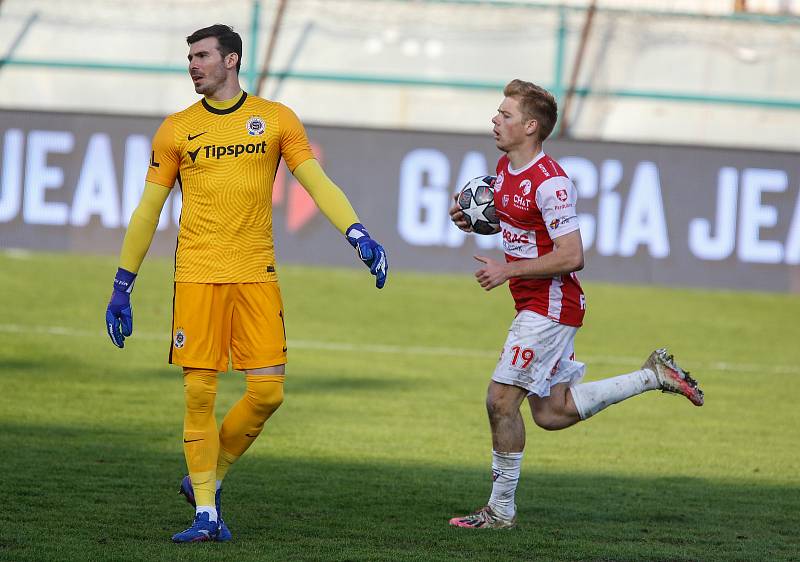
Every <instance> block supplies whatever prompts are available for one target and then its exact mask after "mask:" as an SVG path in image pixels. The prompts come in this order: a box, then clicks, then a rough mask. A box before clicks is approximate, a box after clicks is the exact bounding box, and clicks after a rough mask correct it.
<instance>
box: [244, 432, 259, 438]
mask: <svg viewBox="0 0 800 562" xmlns="http://www.w3.org/2000/svg"><path fill="white" fill-rule="evenodd" d="M245 435H246V436H247V437H249V438H250V439H255V438H256V437H258V433H256V434H255V435H250V434H249V433H245Z"/></svg>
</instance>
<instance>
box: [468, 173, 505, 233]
mask: <svg viewBox="0 0 800 562" xmlns="http://www.w3.org/2000/svg"><path fill="white" fill-rule="evenodd" d="M495 179H497V178H495V177H494V176H478V177H477V178H472V179H471V180H469V181H468V182H467V185H465V186H464V187H463V188H461V192H460V193H459V194H458V206H459V207H460V208H461V211H462V212H463V213H464V217H465V218H466V219H467V222H468V223H469V225H470V226H471V227H472V230H473V231H474V232H476V233H477V234H496V233H497V232H499V231H500V221H499V220H497V212H496V210H495V207H494V180H495Z"/></svg>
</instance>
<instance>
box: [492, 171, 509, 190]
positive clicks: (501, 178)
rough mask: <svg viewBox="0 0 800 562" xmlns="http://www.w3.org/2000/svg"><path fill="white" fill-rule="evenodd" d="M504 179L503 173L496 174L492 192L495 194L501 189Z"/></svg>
mask: <svg viewBox="0 0 800 562" xmlns="http://www.w3.org/2000/svg"><path fill="white" fill-rule="evenodd" d="M505 179H506V177H505V175H504V174H503V172H500V173H499V174H497V179H495V180H494V191H495V193H496V192H498V191H500V190H501V189H503V181H505Z"/></svg>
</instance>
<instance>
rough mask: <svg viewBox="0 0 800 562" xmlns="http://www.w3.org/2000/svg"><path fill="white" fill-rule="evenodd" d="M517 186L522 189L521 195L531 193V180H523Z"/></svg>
mask: <svg viewBox="0 0 800 562" xmlns="http://www.w3.org/2000/svg"><path fill="white" fill-rule="evenodd" d="M519 186H520V187H521V188H522V194H523V195H528V194H529V193H530V192H531V180H524V181H523V182H522V183H521V184H519Z"/></svg>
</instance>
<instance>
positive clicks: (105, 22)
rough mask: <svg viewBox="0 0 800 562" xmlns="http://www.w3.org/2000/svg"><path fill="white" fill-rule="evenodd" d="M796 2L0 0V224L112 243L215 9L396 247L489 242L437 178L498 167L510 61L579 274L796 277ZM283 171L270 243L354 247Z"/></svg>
mask: <svg viewBox="0 0 800 562" xmlns="http://www.w3.org/2000/svg"><path fill="white" fill-rule="evenodd" d="M798 10H800V8H798V2H788V1H777V0H776V1H773V2H769V1H762V2H755V1H750V2H744V1H727V0H705V1H697V2H692V1H685V2H668V1H658V0H651V1H648V2H625V1H622V0H616V1H606V2H585V1H584V2H580V1H572V2H559V3H557V2H527V1H496V2H477V1H469V0H442V1H437V0H431V1H413V2H411V1H392V0H358V1H352V0H351V1H341V0H324V1H322V0H281V1H268V0H232V1H229V2H225V3H224V4H223V3H219V2H210V1H203V0H200V1H192V2H188V1H187V2H183V1H167V2H161V1H159V2H156V1H151V0H143V1H141V2H136V3H135V4H132V3H130V2H125V1H114V0H107V1H100V0H81V1H76V2H58V1H55V0H27V1H17V0H4V1H3V2H2V3H0V32H1V33H0V38H1V39H0V57H2V58H0V111H2V113H1V114H0V115H2V122H3V126H2V131H0V133H2V138H0V142H2V146H3V150H4V152H3V156H4V160H3V162H4V166H3V177H2V179H3V184H2V185H3V186H4V187H3V192H2V199H0V244H2V245H3V246H7V247H8V246H11V247H23V248H34V249H35V248H41V249H72V250H77V251H101V252H114V251H116V249H117V248H118V247H119V243H120V241H121V236H122V233H123V232H124V226H125V224H126V223H127V220H128V217H129V216H130V213H131V211H132V210H133V207H134V206H135V203H136V200H137V198H138V193H139V190H140V189H141V188H140V184H141V178H142V177H143V174H144V170H145V165H146V154H147V153H148V152H149V149H148V144H149V138H150V136H151V135H152V133H153V131H154V130H155V128H156V127H157V126H158V123H159V120H160V118H162V117H163V116H164V115H166V114H168V113H170V112H174V111H176V110H178V109H181V108H183V107H186V106H187V105H189V104H191V103H192V102H193V101H194V100H195V94H194V92H193V91H192V88H191V87H190V83H189V82H188V79H187V76H186V69H185V64H184V60H185V54H186V53H185V51H186V45H185V43H184V40H183V38H184V37H185V36H186V35H187V34H188V33H190V32H191V31H193V30H194V29H196V28H199V27H202V26H205V25H206V24H208V22H217V21H222V22H227V23H230V24H231V25H233V26H234V27H235V28H236V29H237V30H238V31H239V32H240V33H241V34H242V35H243V39H244V44H245V52H244V55H243V67H242V82H243V86H244V87H245V88H246V89H247V90H248V91H251V92H257V93H259V94H260V95H262V96H266V97H270V98H273V99H277V100H280V101H283V102H285V103H287V104H288V105H289V106H290V107H292V108H293V109H295V111H296V112H297V113H298V114H299V115H300V117H301V118H302V119H303V121H304V122H305V123H306V124H307V126H308V128H309V133H310V137H311V139H312V141H314V143H315V146H316V149H317V150H318V154H319V156H320V159H321V160H322V161H323V164H324V165H325V167H326V169H327V170H328V171H329V173H330V174H331V176H332V177H333V178H334V179H335V180H337V181H338V182H339V183H340V184H341V185H343V186H344V187H345V189H346V190H347V191H348V193H350V194H351V196H352V197H354V198H355V199H356V207H357V209H358V210H359V212H360V213H361V214H362V218H364V220H365V222H366V223H367V224H370V225H375V224H381V225H385V226H382V227H381V228H383V229H384V230H385V231H386V232H385V233H382V234H383V238H389V239H390V241H389V242H388V243H389V245H390V246H393V247H391V248H390V249H391V250H392V255H393V258H394V259H393V263H394V265H395V266H399V267H401V268H405V269H417V270H422V271H430V270H434V271H435V270H439V271H442V270H444V271H452V270H456V271H466V270H468V269H469V268H471V264H470V263H469V261H470V260H469V255H470V253H471V252H472V251H473V250H474V248H475V246H476V245H477V246H478V247H479V248H481V249H485V248H486V247H487V246H489V247H491V248H494V247H496V243H495V242H494V241H487V240H482V239H477V240H474V241H473V239H472V238H470V239H468V240H466V241H465V240H464V237H463V236H461V235H459V233H458V232H457V231H455V229H454V228H453V227H452V226H451V225H449V222H448V221H447V220H446V216H445V214H444V211H445V210H446V207H447V205H448V193H450V192H452V191H453V190H455V189H456V188H457V187H458V186H459V185H463V183H464V182H465V181H466V179H468V178H469V177H472V176H475V175H479V174H482V173H485V172H486V171H489V170H491V169H493V164H494V162H495V158H496V150H495V149H494V147H493V146H492V143H491V141H490V138H489V137H488V134H487V133H488V131H489V127H490V123H489V120H490V118H491V117H492V115H493V113H494V109H495V107H496V105H497V104H498V100H499V99H500V97H501V89H502V86H503V85H504V84H505V83H506V82H507V81H508V80H510V79H511V78H513V77H522V78H525V79H529V80H532V81H535V82H537V83H539V84H542V85H544V86H546V87H547V88H549V89H551V90H552V91H553V92H554V93H555V94H556V96H557V98H558V100H559V103H560V108H561V115H560V118H561V121H560V124H559V129H558V130H557V131H556V132H555V133H554V140H553V141H550V142H549V144H548V150H549V151H550V152H551V153H552V154H554V155H555V156H556V157H557V158H558V159H559V160H560V161H561V162H562V164H563V165H564V166H565V167H566V168H567V170H568V172H570V175H571V176H573V178H574V179H575V181H576V183H577V184H578V188H579V190H580V195H581V199H582V209H583V210H584V215H583V216H582V217H581V221H582V228H583V230H584V242H585V244H586V249H587V251H588V252H589V256H590V259H589V261H588V263H589V267H588V268H587V270H586V271H585V272H584V276H585V277H586V278H587V279H598V280H607V281H629V282H656V283H660V284H665V285H670V284H681V285H690V286H711V287H720V286H721V287H730V288H740V289H742V288H744V289H767V290H779V291H787V290H788V291H798V290H800V274H798V272H797V264H798V263H800V201H798V197H797V187H798V183H800V177H798V173H797V170H798V167H797V155H796V153H797V150H798V148H799V146H798V143H800V141H798V136H797V133H796V132H797V131H798V130H800V78H798V77H800V56H799V55H800V17H798V15H797V14H798ZM132 116H133V117H136V118H131V117H132ZM48 131H50V132H53V134H50V133H48ZM48 162H49V163H51V164H48ZM285 176H286V173H285V170H284V171H282V172H281V176H280V177H279V178H278V181H279V185H278V188H277V190H276V206H277V207H278V208H279V212H278V213H277V214H276V223H275V231H276V232H275V235H276V239H277V241H278V246H279V248H281V249H282V250H279V252H280V253H279V257H280V258H281V259H282V260H283V262H284V263H290V262H297V261H300V262H303V261H305V262H307V263H322V264H331V265H332V264H337V263H343V262H344V260H345V259H346V258H345V257H344V256H345V255H346V254H345V252H346V250H347V249H346V248H344V249H342V248H339V247H337V245H336V244H335V242H333V241H331V240H330V237H329V236H328V233H327V228H328V226H327V224H326V223H325V221H324V219H323V218H321V217H319V216H318V215H316V214H315V213H314V209H313V208H312V207H313V205H311V203H310V200H309V199H308V198H307V197H306V196H305V194H304V193H303V192H302V190H301V189H299V187H298V186H297V185H293V184H291V183H290V182H289V180H290V179H291V178H285ZM283 183H286V184H287V186H286V189H285V190H284V189H283ZM284 193H285V195H284ZM687 202H691V204H687ZM171 208H172V217H173V220H171V221H170V220H168V217H167V213H166V212H165V216H164V220H163V222H162V228H164V229H165V231H164V233H163V236H160V237H159V238H158V239H157V240H156V244H155V246H154V249H153V252H154V254H161V255H171V253H172V252H173V251H174V237H175V225H176V223H177V216H178V213H179V210H180V201H174V202H173V203H171ZM280 209H284V210H283V211H281V210H280ZM43 227H44V228H43ZM373 229H374V226H373ZM286 234H292V235H293V236H287V235H286ZM392 236H395V238H397V242H396V243H393V242H392V241H391V237H392ZM454 249H455V250H454Z"/></svg>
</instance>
